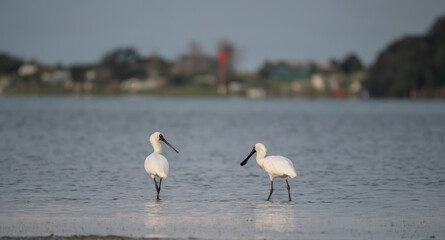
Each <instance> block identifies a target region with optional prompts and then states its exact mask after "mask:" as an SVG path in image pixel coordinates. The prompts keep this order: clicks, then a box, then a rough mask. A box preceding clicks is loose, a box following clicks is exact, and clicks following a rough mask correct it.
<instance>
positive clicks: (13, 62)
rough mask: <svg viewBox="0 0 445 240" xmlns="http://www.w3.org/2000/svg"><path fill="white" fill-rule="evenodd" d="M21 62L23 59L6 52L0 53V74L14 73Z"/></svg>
mask: <svg viewBox="0 0 445 240" xmlns="http://www.w3.org/2000/svg"><path fill="white" fill-rule="evenodd" d="M22 64H23V60H21V59H18V58H16V57H12V56H10V55H8V54H6V53H0V74H7V75H9V74H13V73H16V72H17V70H18V69H19V67H20V66H21V65H22Z"/></svg>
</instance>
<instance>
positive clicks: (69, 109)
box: [0, 96, 445, 239]
mask: <svg viewBox="0 0 445 240" xmlns="http://www.w3.org/2000/svg"><path fill="white" fill-rule="evenodd" d="M154 131H160V132H162V133H163V135H164V136H165V138H166V139H167V140H168V141H169V142H170V143H171V144H172V145H173V146H175V147H176V148H177V149H178V150H179V152H180V154H179V155H178V154H176V153H175V152H174V151H173V150H171V149H170V148H168V146H166V145H164V148H163V150H164V153H163V154H164V156H166V157H167V159H168V160H169V163H170V174H169V176H168V178H167V179H166V180H165V181H163V183H162V187H163V188H162V191H161V201H156V200H155V199H156V191H155V187H154V184H153V181H152V179H151V177H150V176H149V175H148V174H147V173H146V172H145V170H144V167H143V166H144V160H145V158H146V156H147V155H148V154H150V153H151V152H152V151H153V149H152V147H151V145H149V139H148V138H149V136H150V134H151V133H153V132H154ZM257 142H262V143H264V144H265V145H266V147H267V148H268V154H270V155H275V154H278V155H284V156H287V157H288V158H290V159H291V160H292V161H293V163H294V166H295V168H296V171H297V174H298V178H297V179H291V180H290V181H289V183H290V186H291V193H292V198H293V201H292V202H288V201H286V200H287V190H286V184H285V182H284V181H283V180H281V179H276V180H275V184H274V193H273V195H272V198H271V200H272V201H270V202H267V201H265V199H266V198H267V196H268V193H269V187H270V185H269V184H270V183H269V179H268V176H267V174H266V173H265V172H263V170H262V169H261V168H260V167H259V166H258V165H257V164H256V162H255V160H254V158H253V159H252V160H250V161H249V162H248V163H247V165H246V166H244V167H241V166H240V165H239V163H240V162H241V161H242V160H243V159H244V158H245V157H246V156H247V155H248V154H249V152H250V150H251V149H252V147H253V145H254V144H255V143H257ZM444 156H445V102H441V101H417V102H413V101H393V100H384V101H321V100H317V101H311V100H246V99H207V98H204V99H194V98H191V99H188V98H130V97H122V98H120V97H118V98H108V97H20V96H19V97H17V96H16V97H0V194H1V195H0V236H45V235H49V234H55V235H61V236H72V235H92V234H94V235H109V234H112V235H118V236H124V237H149V238H150V237H171V238H190V237H191V238H204V239H208V238H212V239H228V238H234V239H263V238H267V239H401V238H403V239H430V238H436V239H445V201H444V200H445V186H444V185H445V158H444Z"/></svg>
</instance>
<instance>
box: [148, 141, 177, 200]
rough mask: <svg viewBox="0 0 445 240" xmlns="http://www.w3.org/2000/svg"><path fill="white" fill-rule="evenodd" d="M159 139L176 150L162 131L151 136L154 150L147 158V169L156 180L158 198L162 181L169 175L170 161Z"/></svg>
mask: <svg viewBox="0 0 445 240" xmlns="http://www.w3.org/2000/svg"><path fill="white" fill-rule="evenodd" d="M159 141H163V142H165V143H166V144H167V145H168V146H170V147H171V148H173V150H175V151H176V152H177V153H179V152H178V150H176V149H175V148H174V147H173V146H172V145H170V143H168V142H167V140H165V138H164V136H162V134H161V133H159V132H155V133H153V134H152V135H151V136H150V143H151V145H152V146H153V149H154V152H153V153H152V154H150V155H148V157H147V158H146V159H145V164H144V166H145V171H146V172H147V173H148V174H150V175H151V177H152V178H153V180H154V182H155V187H156V191H157V193H158V195H157V198H156V199H157V200H159V192H160V191H161V183H162V179H163V178H167V175H168V161H167V159H166V158H165V157H164V156H162V146H161V143H160V142H159ZM156 177H159V186H158V183H157V182H156Z"/></svg>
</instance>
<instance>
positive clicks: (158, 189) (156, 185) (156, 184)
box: [153, 177, 161, 200]
mask: <svg viewBox="0 0 445 240" xmlns="http://www.w3.org/2000/svg"><path fill="white" fill-rule="evenodd" d="M153 181H155V187H156V192H157V193H158V195H157V198H156V199H157V200H159V191H160V190H161V189H160V187H158V183H157V182H156V177H154V178H153Z"/></svg>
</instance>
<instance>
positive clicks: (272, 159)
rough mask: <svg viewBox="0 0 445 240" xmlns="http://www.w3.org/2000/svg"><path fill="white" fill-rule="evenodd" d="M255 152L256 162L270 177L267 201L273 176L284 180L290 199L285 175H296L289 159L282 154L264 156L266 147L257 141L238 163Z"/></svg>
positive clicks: (292, 176) (271, 187) (245, 160)
mask: <svg viewBox="0 0 445 240" xmlns="http://www.w3.org/2000/svg"><path fill="white" fill-rule="evenodd" d="M255 152H256V153H257V154H256V162H257V163H258V165H260V167H261V168H262V169H263V170H264V171H266V172H267V173H268V174H269V178H270V194H269V197H268V198H267V201H269V199H270V196H272V192H273V178H274V177H280V178H282V179H284V180H286V184H287V192H288V193H289V201H292V199H291V197H290V187H289V183H288V182H287V177H291V178H294V177H296V176H297V174H296V173H295V168H294V165H293V164H292V162H291V160H289V159H288V158H285V157H282V156H269V157H266V158H265V157H264V156H266V152H267V149H266V147H265V146H264V145H263V144H262V143H257V144H255V146H253V149H252V152H250V154H249V156H247V157H246V159H244V161H242V162H241V164H240V165H241V166H244V165H245V164H246V163H247V161H248V160H249V158H250V157H251V156H252V155H253V154H254V153H255Z"/></svg>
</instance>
